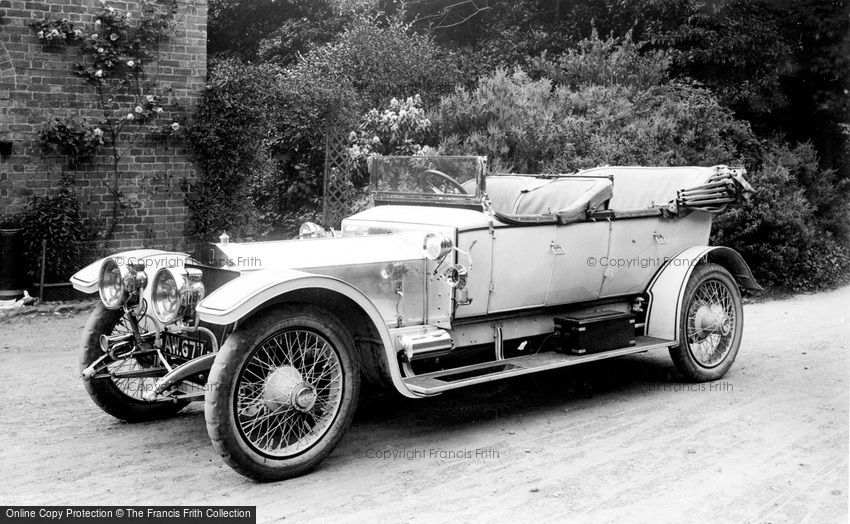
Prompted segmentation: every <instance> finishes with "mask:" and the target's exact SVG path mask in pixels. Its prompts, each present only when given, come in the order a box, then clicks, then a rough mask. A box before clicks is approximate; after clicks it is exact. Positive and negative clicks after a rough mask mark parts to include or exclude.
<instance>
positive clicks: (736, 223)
mask: <svg viewBox="0 0 850 524" xmlns="http://www.w3.org/2000/svg"><path fill="white" fill-rule="evenodd" d="M817 171H818V164H817V157H816V156H815V155H814V154H813V152H812V148H811V145H809V144H804V145H800V146H797V147H795V148H789V147H788V146H785V145H782V144H776V143H774V144H767V145H766V147H765V153H764V158H763V162H762V165H761V166H760V168H759V169H757V170H754V171H751V172H750V173H749V174H748V176H747V178H748V179H749V181H750V183H751V184H752V185H753V187H754V188H755V189H756V190H757V192H756V194H755V195H754V196H753V198H752V201H751V202H749V203H748V204H746V205H745V206H744V207H742V208H740V209H732V210H728V211H726V212H725V213H723V214H722V215H720V216H719V217H718V218H717V219H716V221H715V223H714V228H713V241H714V242H715V243H717V244H721V245H727V246H730V247H732V248H735V249H737V250H738V251H740V252H741V254H742V255H743V256H744V258H745V259H746V260H747V262H749V264H750V266H751V267H752V269H753V271H754V273H755V276H756V278H757V279H758V280H759V281H760V283H761V284H762V285H763V286H765V287H767V288H771V289H777V290H787V291H800V290H812V289H819V288H824V287H831V286H835V285H838V284H841V283H845V282H848V281H850V249H848V244H847V241H846V238H841V237H840V236H836V235H835V234H834V233H833V232H831V231H829V230H828V229H826V228H825V227H824V223H823V218H824V217H823V215H822V214H820V213H819V211H818V207H817V206H815V205H813V204H812V200H810V195H811V194H812V192H811V191H807V190H806V188H805V185H804V183H801V180H805V178H806V177H807V176H809V175H810V174H812V173H815V172H817ZM831 182H832V181H831V180H830V178H829V177H828V176H826V177H824V178H822V179H821V180H820V181H819V182H816V183H813V184H812V185H813V186H816V187H818V188H819V190H829V189H830V188H831V187H834V186H833V185H832V184H831ZM844 217H845V220H846V217H847V215H846V214H845V215H844Z"/></svg>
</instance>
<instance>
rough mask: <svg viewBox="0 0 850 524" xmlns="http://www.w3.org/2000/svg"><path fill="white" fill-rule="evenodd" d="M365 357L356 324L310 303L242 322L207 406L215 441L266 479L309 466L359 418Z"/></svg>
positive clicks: (229, 458) (251, 473) (220, 357)
mask: <svg viewBox="0 0 850 524" xmlns="http://www.w3.org/2000/svg"><path fill="white" fill-rule="evenodd" d="M360 373H361V370H360V359H359V356H358V354H357V351H356V346H355V343H354V339H353V337H352V334H351V332H350V331H349V329H348V327H347V326H346V325H345V324H343V323H342V322H341V321H340V320H339V319H338V318H337V317H336V316H335V315H334V314H332V313H331V312H329V311H327V310H325V309H323V308H320V307H318V306H314V305H310V304H285V305H281V306H278V307H275V308H270V309H268V310H266V311H264V312H261V313H259V314H257V315H256V316H254V317H253V318H251V319H249V320H248V321H246V322H244V323H243V324H242V325H240V326H239V327H238V328H237V329H236V331H234V332H233V334H231V335H230V336H229V337H228V338H227V339H226V340H225V341H224V344H222V346H221V349H220V350H219V352H218V354H217V355H216V358H215V362H214V363H213V366H212V369H211V370H210V377H209V380H208V382H207V390H206V398H205V401H204V414H205V416H206V421H207V432H208V433H209V435H210V440H212V444H213V447H214V448H215V449H216V451H218V453H219V454H220V455H221V456H222V458H223V459H224V460H225V462H227V464H228V465H230V467H232V468H233V469H235V470H236V471H237V472H239V473H241V474H243V475H245V476H247V477H250V478H253V479H255V480H261V481H271V480H282V479H287V478H291V477H294V476H297V475H301V474H303V473H306V472H307V471H309V470H311V469H312V468H314V467H315V466H316V465H317V464H319V463H320V462H321V461H322V460H324V459H325V457H327V456H328V455H329V454H330V452H331V451H332V450H333V448H334V447H335V446H336V445H337V443H339V441H340V440H342V437H343V435H344V434H345V431H346V430H347V429H348V427H349V426H350V425H351V421H352V419H353V418H354V412H355V411H356V409H357V401H358V396H359V392H360Z"/></svg>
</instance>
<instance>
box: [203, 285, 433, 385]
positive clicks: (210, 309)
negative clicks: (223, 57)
mask: <svg viewBox="0 0 850 524" xmlns="http://www.w3.org/2000/svg"><path fill="white" fill-rule="evenodd" d="M304 292H307V293H306V294H305V293H304ZM326 292H330V293H334V294H337V295H339V296H341V297H344V298H345V299H348V300H349V301H351V302H353V303H354V304H355V305H356V306H357V307H358V308H359V309H360V310H361V312H362V313H363V314H364V315H365V316H366V317H368V319H369V322H371V324H372V326H371V327H372V328H373V330H374V332H375V333H377V335H378V339H379V340H380V343H381V345H382V346H383V352H381V355H379V356H378V358H381V360H382V362H380V368H381V369H382V370H383V372H384V373H388V374H389V375H390V377H389V378H390V379H391V380H392V384H393V386H394V387H395V388H396V390H398V392H399V393H401V394H402V395H404V396H406V397H411V398H418V397H419V396H420V395H417V394H415V393H413V392H411V391H410V390H409V389H408V388H407V386H406V385H405V384H404V381H403V380H402V376H401V371H400V369H399V367H398V364H397V361H396V355H395V344H394V343H393V339H392V337H391V335H390V331H389V328H388V327H387V324H386V322H385V321H384V319H383V317H382V316H381V314H380V312H379V311H378V308H377V307H376V306H375V305H374V304H373V303H372V301H371V300H369V298H368V297H367V296H366V295H364V294H363V293H362V292H361V291H360V290H359V289H357V288H356V287H354V286H352V285H350V284H348V283H346V282H344V281H342V280H339V279H337V278H334V277H329V276H325V275H315V274H312V273H306V272H303V271H297V270H291V269H288V270H280V269H265V270H260V271H252V272H249V273H244V274H243V275H242V276H240V277H239V278H237V279H235V280H231V281H230V282H228V283H227V284H225V285H223V286H222V287H220V288H219V289H217V290H216V291H215V292H213V293H212V294H210V296H208V297H207V298H205V299H204V300H203V301H202V302H201V303H200V304H199V305H198V308H197V312H198V315H199V316H200V319H201V320H202V321H204V322H210V323H213V324H219V325H226V324H232V323H234V322H238V321H241V320H243V319H246V318H248V317H249V316H251V315H252V314H253V313H255V312H257V311H259V310H261V309H264V308H265V307H267V306H269V305H271V304H277V303H281V302H286V300H287V296H288V295H289V296H292V297H300V298H298V300H297V301H299V302H303V301H304V299H305V295H306V296H307V297H309V295H310V294H315V295H318V294H323V293H326ZM341 320H345V319H341Z"/></svg>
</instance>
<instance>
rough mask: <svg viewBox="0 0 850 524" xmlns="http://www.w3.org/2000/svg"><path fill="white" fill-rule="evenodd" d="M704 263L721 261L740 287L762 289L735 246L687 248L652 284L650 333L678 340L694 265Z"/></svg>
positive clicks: (670, 261)
mask: <svg viewBox="0 0 850 524" xmlns="http://www.w3.org/2000/svg"><path fill="white" fill-rule="evenodd" d="M701 262H715V263H717V264H720V265H721V266H723V267H725V268H726V269H728V270H729V272H730V273H732V276H733V277H734V278H735V281H736V282H737V283H738V285H739V286H740V287H742V288H745V289H749V290H752V291H763V288H762V287H761V286H760V285H759V284H758V283H757V282H756V279H755V278H754V277H753V273H752V271H750V267H749V266H748V265H747V263H746V262H745V261H744V257H742V256H741V255H740V253H738V252H737V251H735V250H734V249H731V248H728V247H723V246H695V247H691V248H688V249H686V250H684V251H682V252H681V253H679V254H678V255H676V256H675V257H673V258H671V259H670V260H668V261H667V263H666V264H664V266H662V267H661V269H659V270H658V272H657V273H656V274H655V276H654V277H653V279H652V281H650V283H649V287H648V288H647V294H648V295H649V302H648V304H647V310H646V329H645V333H646V335H647V336H650V337H657V338H663V339H667V340H675V341H677V342H678V341H679V329H678V327H679V318H680V315H681V312H682V301H683V299H684V296H685V288H686V287H687V285H688V280H689V279H690V278H691V273H692V272H693V270H694V267H696V266H697V265H698V264H699V263H701Z"/></svg>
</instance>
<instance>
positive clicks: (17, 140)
mask: <svg viewBox="0 0 850 524" xmlns="http://www.w3.org/2000/svg"><path fill="white" fill-rule="evenodd" d="M106 5H108V6H111V7H113V8H115V9H118V10H120V11H122V12H124V11H130V12H132V13H133V14H134V15H135V14H137V13H139V9H138V7H139V4H138V3H137V2H132V1H129V2H122V1H116V2H112V1H107V4H106ZM178 5H179V8H178V12H177V13H176V15H175V17H174V20H175V22H176V24H177V27H176V31H175V32H174V33H173V34H172V36H171V38H170V39H169V40H168V41H167V42H166V43H164V44H163V45H162V46H161V48H160V55H159V56H160V60H159V61H158V63H157V64H150V65H148V66H147V67H146V73H147V75H148V77H149V78H154V77H155V78H156V79H157V81H158V83H159V85H160V86H161V87H171V88H172V89H173V95H174V98H176V100H177V101H178V102H179V103H180V104H181V105H182V106H184V107H185V108H186V111H185V112H186V113H189V112H191V108H192V107H193V105H194V103H195V100H196V98H197V96H198V95H199V94H200V91H201V89H202V87H203V85H204V82H205V81H206V64H207V57H206V24H207V0H179V2H178ZM101 8H102V7H101V3H100V1H99V0H51V1H29V0H0V153H1V152H2V151H3V149H2V146H3V143H4V142H5V143H6V144H7V145H8V143H9V142H11V144H12V149H11V154H10V155H8V156H3V155H0V212H13V213H14V212H17V211H20V210H21V209H22V208H23V207H24V206H25V205H26V204H27V202H29V201H30V199H31V198H32V196H33V195H49V194H53V193H54V192H55V188H56V185H57V182H58V180H59V178H60V176H61V171H62V162H61V160H60V159H58V158H57V157H56V156H55V155H51V154H48V153H46V152H44V151H43V150H42V147H41V145H40V143H39V142H38V141H37V136H38V132H39V131H40V130H41V129H42V127H43V126H44V124H45V123H46V122H47V121H48V120H49V119H50V118H51V117H54V116H59V117H65V116H78V117H83V118H88V119H90V120H93V119H96V118H97V117H98V116H99V115H100V113H99V111H98V110H97V106H96V99H95V96H96V95H95V94H94V92H93V90H92V89H91V88H90V87H89V86H87V85H86V84H85V82H84V80H83V79H82V78H79V77H77V76H75V75H73V74H72V68H73V64H74V63H75V62H80V61H82V59H81V57H80V55H79V52H78V50H77V48H76V46H74V45H68V46H52V47H45V46H43V45H42V42H40V41H39V40H38V38H37V37H36V35H35V34H34V32H33V30H32V29H31V28H30V26H29V24H30V23H31V22H33V21H38V20H42V19H44V17H45V16H50V17H51V18H63V17H64V18H68V19H69V20H70V21H71V22H73V23H74V24H75V26H76V27H78V28H80V29H83V30H84V31H86V32H87V33H88V32H90V29H91V28H92V27H93V25H92V24H93V22H94V18H95V15H96V14H97V13H99V12H100V10H101ZM172 117H173V115H168V114H165V115H163V116H162V117H161V118H160V119H158V120H157V123H166V122H169V121H170V119H171V118H172ZM108 169H109V163H108V157H106V156H105V155H104V156H103V157H101V158H99V159H98V160H96V161H95V162H92V163H91V165H86V166H82V167H81V168H80V169H79V170H76V171H74V172H73V173H74V176H75V185H76V187H77V192H78V195H79V198H80V201H81V203H82V205H83V207H84V209H85V210H86V212H87V213H88V214H89V216H91V217H92V218H93V219H95V220H96V221H97V222H99V224H100V228H101V229H105V228H106V227H107V226H108V225H109V220H110V218H111V216H112V204H111V202H112V197H111V196H110V195H109V192H108V191H107V190H106V188H105V187H104V180H105V179H107V180H112V178H111V177H109V176H107V174H106V173H105V171H106V170H108ZM120 173H121V175H120V190H121V192H122V193H124V195H125V196H126V197H127V198H126V200H127V202H129V203H130V204H131V205H130V206H128V207H125V208H122V210H121V212H120V215H121V216H120V220H119V221H118V225H117V227H116V228H115V234H114V240H113V241H112V242H110V244H111V246H112V247H115V248H123V247H138V246H145V247H162V248H168V249H182V248H184V247H185V244H186V239H185V225H186V219H187V209H186V206H185V204H184V195H183V193H182V190H181V188H182V187H183V186H184V183H186V182H191V180H192V179H193V177H194V176H195V173H194V168H193V166H192V163H191V161H190V159H189V157H188V155H187V152H186V150H185V146H184V144H183V143H181V142H180V141H179V140H178V141H174V140H166V141H163V140H151V139H147V138H145V139H144V140H142V141H139V142H137V143H135V144H134V145H133V147H132V148H129V149H128V150H127V151H126V156H125V157H124V159H123V160H122V161H121V169H120Z"/></svg>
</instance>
